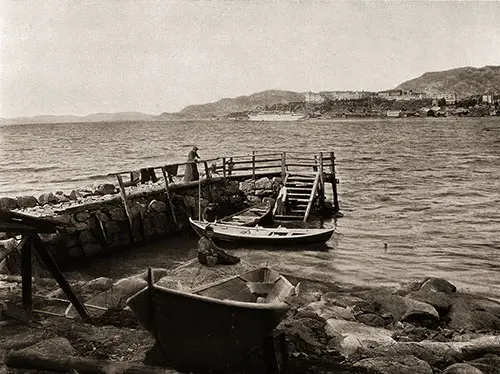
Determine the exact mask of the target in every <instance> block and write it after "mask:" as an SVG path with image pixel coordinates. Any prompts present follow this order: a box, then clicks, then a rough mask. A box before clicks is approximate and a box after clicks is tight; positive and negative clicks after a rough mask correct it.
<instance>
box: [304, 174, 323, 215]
mask: <svg viewBox="0 0 500 374" xmlns="http://www.w3.org/2000/svg"><path fill="white" fill-rule="evenodd" d="M318 184H319V172H318V173H317V174H316V179H315V180H314V185H313V187H312V189H311V196H310V197H309V203H308V204H307V208H306V212H305V213H304V220H303V221H304V222H307V219H308V218H309V214H310V213H311V208H312V204H313V201H314V196H315V195H316V191H317V189H318Z"/></svg>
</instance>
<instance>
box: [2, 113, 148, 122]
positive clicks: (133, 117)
mask: <svg viewBox="0 0 500 374" xmlns="http://www.w3.org/2000/svg"><path fill="white" fill-rule="evenodd" d="M156 118H157V116H154V115H151V114H144V113H139V112H119V113H94V114H89V115H87V116H69V115H68V116H65V115H61V116H57V115H55V116H51V115H44V116H34V117H17V118H1V119H0V123H2V124H29V123H70V122H113V121H150V120H154V119H156Z"/></svg>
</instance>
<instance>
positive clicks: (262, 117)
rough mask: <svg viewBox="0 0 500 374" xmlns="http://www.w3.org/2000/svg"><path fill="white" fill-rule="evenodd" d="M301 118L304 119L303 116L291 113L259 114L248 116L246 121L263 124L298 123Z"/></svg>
mask: <svg viewBox="0 0 500 374" xmlns="http://www.w3.org/2000/svg"><path fill="white" fill-rule="evenodd" d="M303 118H304V115H302V114H293V113H289V114H274V113H259V114H251V115H249V116H248V119H249V120H250V121H259V122H263V121H270V122H274V121H277V122H278V121H279V122H281V121H286V122H293V121H298V120H300V119H303Z"/></svg>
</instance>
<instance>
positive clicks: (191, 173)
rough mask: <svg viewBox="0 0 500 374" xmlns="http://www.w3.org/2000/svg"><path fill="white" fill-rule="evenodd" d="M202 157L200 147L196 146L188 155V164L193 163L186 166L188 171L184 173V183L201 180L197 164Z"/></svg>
mask: <svg viewBox="0 0 500 374" xmlns="http://www.w3.org/2000/svg"><path fill="white" fill-rule="evenodd" d="M199 158H200V156H198V147H197V146H194V147H193V149H192V150H190V151H189V154H188V159H187V160H188V162H192V163H189V164H186V171H185V173H184V179H183V180H184V182H191V181H197V180H198V179H200V174H199V173H198V166H197V165H196V162H198V159H199Z"/></svg>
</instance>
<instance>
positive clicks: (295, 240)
mask: <svg viewBox="0 0 500 374" xmlns="http://www.w3.org/2000/svg"><path fill="white" fill-rule="evenodd" d="M189 222H190V223H191V227H193V229H194V230H195V231H196V233H197V234H198V235H200V236H202V235H203V233H204V231H205V228H206V227H207V225H210V226H211V227H212V228H213V229H214V237H215V238H217V239H220V240H224V241H230V242H237V241H241V242H252V243H257V244H270V245H296V244H317V243H324V242H326V241H327V240H328V239H330V238H331V236H332V234H333V232H334V229H305V228H286V227H278V228H269V227H261V226H256V227H241V226H234V225H228V224H224V223H219V222H216V223H209V222H203V221H197V220H193V219H192V218H189Z"/></svg>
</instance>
